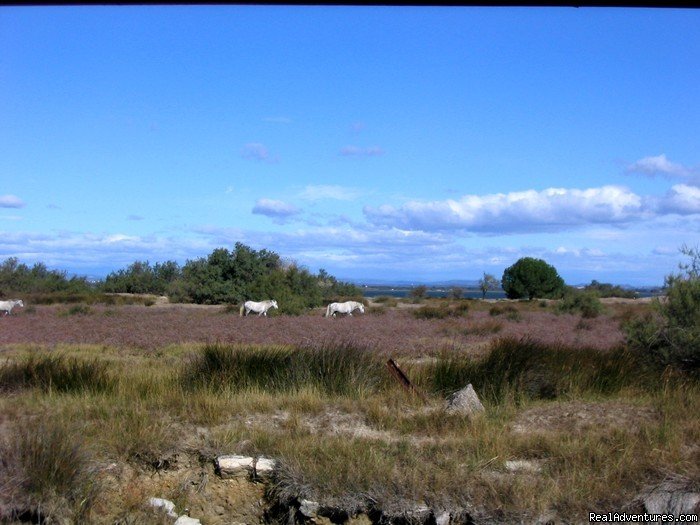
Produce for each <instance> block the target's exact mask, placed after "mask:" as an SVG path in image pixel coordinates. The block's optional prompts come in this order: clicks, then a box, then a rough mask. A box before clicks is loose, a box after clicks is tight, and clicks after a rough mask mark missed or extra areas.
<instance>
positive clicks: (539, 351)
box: [421, 338, 652, 403]
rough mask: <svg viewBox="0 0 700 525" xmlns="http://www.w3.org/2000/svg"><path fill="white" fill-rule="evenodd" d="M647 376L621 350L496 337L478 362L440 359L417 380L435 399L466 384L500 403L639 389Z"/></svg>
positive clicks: (459, 358) (632, 358) (627, 353)
mask: <svg viewBox="0 0 700 525" xmlns="http://www.w3.org/2000/svg"><path fill="white" fill-rule="evenodd" d="M650 373H652V372H651V371H649V370H647V369H640V367H639V364H638V362H637V361H636V360H635V359H634V356H633V355H632V354H631V353H630V352H628V350H627V349H626V348H625V347H618V348H614V349H610V350H598V349H594V348H569V347H566V346H563V345H553V344H546V343H540V342H536V341H532V340H528V339H514V338H502V339H499V340H497V341H495V342H494V343H492V345H491V348H490V350H489V352H488V354H487V355H486V356H485V357H484V358H483V359H481V360H478V361H475V360H470V359H468V358H467V357H464V356H459V355H453V354H452V355H449V354H446V355H443V356H442V357H441V359H438V360H437V361H435V362H434V363H432V364H430V365H428V366H427V367H426V369H425V370H424V371H423V373H422V376H423V377H422V380H421V381H422V382H424V383H426V384H427V385H428V386H427V388H430V389H431V390H432V391H434V392H436V393H440V394H441V395H446V394H449V393H450V392H454V391H456V390H459V389H460V388H463V387H464V386H465V385H466V384H468V383H471V384H472V385H473V386H474V388H475V389H476V390H477V392H479V394H480V395H482V396H483V397H484V398H485V399H487V400H488V401H490V402H493V403H500V402H502V401H504V400H505V399H506V398H507V397H508V396H510V395H512V396H514V397H519V396H524V397H525V398H555V397H557V396H560V395H562V394H565V393H572V392H575V393H585V392H591V393H600V394H606V395H607V394H611V393H614V392H617V391H619V390H620V389H622V388H624V387H627V386H643V384H644V378H645V377H646V378H649V374H650Z"/></svg>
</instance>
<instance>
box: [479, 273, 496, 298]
mask: <svg viewBox="0 0 700 525" xmlns="http://www.w3.org/2000/svg"><path fill="white" fill-rule="evenodd" d="M500 284H501V283H499V282H498V279H496V278H495V277H494V276H493V275H491V274H490V273H486V272H484V276H483V277H482V278H481V279H479V290H481V298H482V299H486V292H488V291H489V290H495V289H496V288H498V287H499V286H500Z"/></svg>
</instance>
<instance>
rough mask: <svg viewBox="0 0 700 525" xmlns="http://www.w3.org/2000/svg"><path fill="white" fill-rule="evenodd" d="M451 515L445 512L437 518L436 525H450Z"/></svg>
mask: <svg viewBox="0 0 700 525" xmlns="http://www.w3.org/2000/svg"><path fill="white" fill-rule="evenodd" d="M450 517H451V516H450V513H449V512H447V511H445V512H441V513H440V514H438V515H437V516H435V525H450Z"/></svg>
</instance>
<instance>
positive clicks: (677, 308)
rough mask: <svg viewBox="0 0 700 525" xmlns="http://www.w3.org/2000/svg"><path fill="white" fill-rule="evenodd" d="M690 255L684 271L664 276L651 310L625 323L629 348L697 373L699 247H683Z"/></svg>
mask: <svg viewBox="0 0 700 525" xmlns="http://www.w3.org/2000/svg"><path fill="white" fill-rule="evenodd" d="M681 253H683V254H684V255H687V256H689V257H690V258H691V262H690V263H689V264H681V265H680V268H681V270H682V271H683V273H680V274H676V275H669V276H667V277H666V296H665V298H662V299H658V298H657V299H654V302H653V303H652V305H653V313H647V314H646V315H644V316H642V317H635V318H633V319H632V320H631V321H629V322H627V323H626V324H625V325H624V328H625V331H626V333H627V341H628V344H629V345H630V347H631V348H634V349H636V350H637V351H639V352H640V353H641V354H642V355H643V356H644V357H645V358H647V359H649V360H650V361H652V362H654V363H656V364H658V365H660V366H663V367H666V366H672V367H675V368H678V369H681V370H685V371H689V372H694V373H697V372H698V371H699V370H700V250H698V248H688V247H687V246H683V247H682V248H681Z"/></svg>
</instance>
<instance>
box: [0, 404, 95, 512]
mask: <svg viewBox="0 0 700 525" xmlns="http://www.w3.org/2000/svg"><path fill="white" fill-rule="evenodd" d="M0 465H1V466H2V468H0V487H2V488H3V490H0V522H4V521H3V520H5V519H9V520H10V521H12V520H19V521H29V522H31V523H54V522H56V523H58V522H63V521H62V520H66V519H69V520H71V521H70V522H71V523H81V522H84V520H85V519H86V518H87V516H88V514H89V512H90V508H91V506H92V503H93V501H94V499H95V497H96V495H97V493H98V483H97V478H96V473H95V470H94V469H93V468H92V466H91V457H90V454H89V452H88V449H87V447H86V446H85V444H84V442H83V441H82V438H81V433H80V432H77V431H76V430H75V429H72V428H69V427H68V426H67V424H65V423H62V422H61V421H59V420H57V419H53V420H51V419H49V420H46V419H43V418H37V419H29V420H27V421H23V422H22V424H21V425H20V424H17V425H16V426H15V428H14V429H13V431H12V432H11V433H10V434H9V435H8V436H6V437H5V439H4V440H3V441H2V442H0ZM3 513H5V514H7V515H3Z"/></svg>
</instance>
